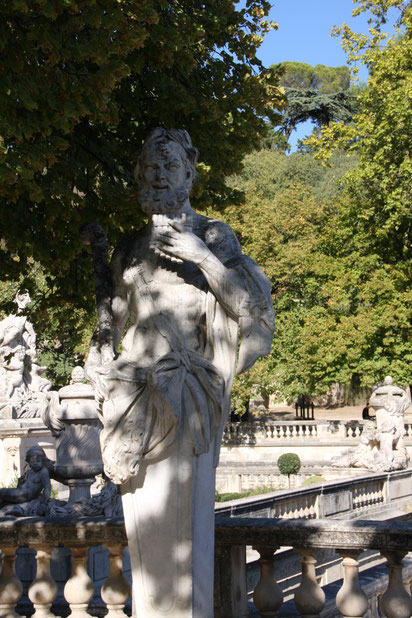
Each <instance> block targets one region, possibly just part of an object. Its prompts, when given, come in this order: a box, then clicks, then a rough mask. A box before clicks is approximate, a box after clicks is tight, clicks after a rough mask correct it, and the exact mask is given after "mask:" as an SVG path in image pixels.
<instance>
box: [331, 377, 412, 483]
mask: <svg viewBox="0 0 412 618" xmlns="http://www.w3.org/2000/svg"><path fill="white" fill-rule="evenodd" d="M369 404H370V405H371V406H372V408H374V410H375V411H376V422H375V421H370V422H367V423H365V427H364V430H363V432H362V435H361V437H360V443H359V445H358V446H357V447H356V448H355V449H350V450H349V451H348V452H347V453H345V454H343V455H342V456H340V457H336V458H334V459H333V460H332V465H335V466H340V467H341V466H343V467H350V466H353V467H357V468H368V469H369V470H372V471H373V472H390V471H391V470H403V469H405V468H406V467H407V466H408V462H409V457H408V453H407V450H406V447H405V441H404V437H405V433H406V432H405V412H406V410H407V409H408V408H409V406H410V405H411V398H410V395H409V393H408V392H407V391H406V390H404V389H403V388H400V387H399V386H395V385H394V384H393V380H392V378H391V377H390V376H387V377H386V378H385V380H384V383H383V385H381V386H379V387H378V388H377V389H376V390H375V391H373V393H372V395H371V397H370V399H369Z"/></svg>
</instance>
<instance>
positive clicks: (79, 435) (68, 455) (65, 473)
mask: <svg viewBox="0 0 412 618" xmlns="http://www.w3.org/2000/svg"><path fill="white" fill-rule="evenodd" d="M42 419H43V421H44V423H45V425H46V426H47V427H48V428H49V429H50V431H51V432H52V434H53V436H54V437H55V438H56V466H55V472H56V475H57V476H58V477H60V478H61V479H62V480H63V482H65V483H67V484H68V485H69V487H70V497H69V503H70V504H72V503H73V502H76V501H78V500H82V499H83V500H88V499H90V497H91V496H90V486H91V485H92V484H93V483H94V481H95V480H96V475H98V474H101V473H102V472H103V461H102V456H101V450H100V441H99V436H100V431H101V428H102V425H101V422H100V419H99V417H98V414H97V409H96V403H95V400H94V391H93V388H92V387H91V386H90V384H85V376H84V371H83V368H82V367H75V368H74V369H73V371H72V377H71V383H70V384H69V385H68V386H63V388H61V389H60V390H59V391H58V393H55V392H51V393H49V394H48V400H47V404H46V405H45V406H44V407H43V409H42Z"/></svg>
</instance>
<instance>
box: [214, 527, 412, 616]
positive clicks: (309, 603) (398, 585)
mask: <svg viewBox="0 0 412 618" xmlns="http://www.w3.org/2000/svg"><path fill="white" fill-rule="evenodd" d="M250 546H251V547H253V548H254V549H255V550H256V551H257V552H258V553H259V556H260V559H259V562H260V578H259V581H258V583H257V585H256V586H255V587H254V590H253V603H254V607H253V606H252V607H251V606H250V603H248V597H249V596H250V594H251V592H252V591H250V590H248V587H247V579H246V548H247V547H250ZM282 547H293V549H294V550H295V551H296V552H298V553H299V555H300V557H301V578H300V583H299V585H298V586H297V587H296V588H295V590H294V591H293V600H294V605H293V603H292V602H290V603H289V604H288V605H289V607H286V606H284V604H283V601H284V597H283V592H282V589H281V586H280V585H279V583H278V581H277V580H278V577H277V574H276V569H275V566H274V563H275V560H274V558H275V554H276V552H277V551H278V550H279V549H280V548H282ZM324 548H333V549H334V550H336V551H337V552H338V554H340V556H341V557H342V562H341V565H342V567H341V568H342V575H343V580H342V582H341V585H340V587H339V590H338V592H337V594H336V598H335V599H334V602H333V603H332V605H333V607H332V608H329V611H328V612H327V615H328V616H344V617H348V618H349V617H362V616H365V615H368V616H370V617H371V618H372V616H377V615H378V614H377V613H376V610H375V612H373V611H371V610H372V609H373V608H372V607H371V605H373V604H375V602H376V598H374V599H370V600H368V596H367V594H366V593H365V591H364V590H363V589H362V587H361V585H360V581H359V558H360V555H361V554H362V553H363V552H364V551H366V550H372V549H373V550H377V551H378V552H380V554H381V556H382V558H384V559H386V563H387V567H388V573H389V578H388V584H387V587H386V591H382V592H384V593H383V595H382V596H381V598H380V611H381V614H380V615H384V616H387V617H388V618H409V617H410V616H411V613H412V600H411V596H410V583H411V580H412V560H407V564H406V565H405V568H404V569H403V567H404V564H403V559H404V558H405V556H406V555H407V553H408V552H409V551H410V550H412V525H411V524H410V523H407V522H405V523H396V524H388V523H386V522H373V523H372V522H366V521H352V522H351V521H342V520H340V521H330V520H317V521H312V520H304V521H299V522H297V521H288V520H276V519H268V518H258V519H256V518H227V519H218V520H217V523H216V556H215V618H229V617H233V618H235V617H236V618H246V617H247V616H250V615H256V616H261V617H270V616H277V615H278V613H279V615H281V616H288V615H290V616H299V615H300V616H307V617H308V618H309V616H311V617H312V618H314V617H315V616H320V614H321V612H323V610H324V608H325V602H326V597H325V592H324V590H323V589H322V587H321V586H320V585H319V582H318V577H317V573H316V554H317V552H319V551H320V550H321V549H324ZM405 585H406V587H405ZM406 588H408V590H407V589H406ZM372 602H373V603H372ZM291 605H292V607H290V606H291ZM325 615H326V614H325V613H322V616H325Z"/></svg>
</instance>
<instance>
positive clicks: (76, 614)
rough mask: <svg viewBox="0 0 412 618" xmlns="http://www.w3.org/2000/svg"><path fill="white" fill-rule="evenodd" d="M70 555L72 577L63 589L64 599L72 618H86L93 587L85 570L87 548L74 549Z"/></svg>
mask: <svg viewBox="0 0 412 618" xmlns="http://www.w3.org/2000/svg"><path fill="white" fill-rule="evenodd" d="M72 553H73V557H72V565H73V568H72V576H71V577H70V579H68V580H67V582H66V585H65V587H64V597H65V599H66V601H67V602H68V603H69V605H70V609H71V610H72V611H71V616H72V618H86V617H87V618H88V616H89V614H88V613H87V608H88V606H89V603H90V601H91V600H92V598H93V594H94V587H93V582H92V580H91V579H90V577H89V574H88V573H87V569H86V560H87V547H75V548H73V549H72Z"/></svg>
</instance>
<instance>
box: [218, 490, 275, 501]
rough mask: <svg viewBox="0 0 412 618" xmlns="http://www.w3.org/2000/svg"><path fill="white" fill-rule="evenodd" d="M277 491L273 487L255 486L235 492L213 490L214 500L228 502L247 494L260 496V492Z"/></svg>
mask: <svg viewBox="0 0 412 618" xmlns="http://www.w3.org/2000/svg"><path fill="white" fill-rule="evenodd" d="M274 491H277V490H276V489H274V488H273V487H257V488H256V489H250V490H249V491H243V492H242V493H237V492H223V493H219V492H218V491H216V492H215V502H230V501H231V500H239V499H240V498H248V497H249V496H260V494H270V493H272V492H274Z"/></svg>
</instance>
